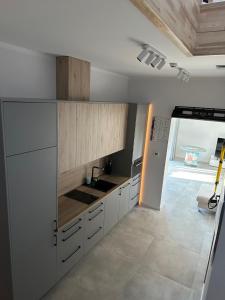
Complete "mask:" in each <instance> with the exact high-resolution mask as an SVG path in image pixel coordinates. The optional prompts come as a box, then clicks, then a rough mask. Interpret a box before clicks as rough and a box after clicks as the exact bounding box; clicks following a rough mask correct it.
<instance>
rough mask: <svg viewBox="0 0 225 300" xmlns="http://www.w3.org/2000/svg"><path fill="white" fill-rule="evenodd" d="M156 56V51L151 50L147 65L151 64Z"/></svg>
mask: <svg viewBox="0 0 225 300" xmlns="http://www.w3.org/2000/svg"><path fill="white" fill-rule="evenodd" d="M154 58H155V53H154V52H153V51H150V52H149V56H148V58H147V59H146V61H145V63H146V65H147V66H149V65H150V63H151V62H152V61H153V59H154Z"/></svg>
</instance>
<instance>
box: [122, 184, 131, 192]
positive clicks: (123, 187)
mask: <svg viewBox="0 0 225 300" xmlns="http://www.w3.org/2000/svg"><path fill="white" fill-rule="evenodd" d="M129 185H130V182H129V183H128V184H126V185H124V186H122V187H121V190H123V189H125V188H126V187H128V186H129Z"/></svg>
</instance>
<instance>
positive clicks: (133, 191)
mask: <svg viewBox="0 0 225 300" xmlns="http://www.w3.org/2000/svg"><path fill="white" fill-rule="evenodd" d="M140 187H141V174H138V175H136V176H135V177H134V178H132V179H131V187H130V201H129V210H131V209H132V208H133V207H134V206H135V205H137V203H138V200H139V194H140Z"/></svg>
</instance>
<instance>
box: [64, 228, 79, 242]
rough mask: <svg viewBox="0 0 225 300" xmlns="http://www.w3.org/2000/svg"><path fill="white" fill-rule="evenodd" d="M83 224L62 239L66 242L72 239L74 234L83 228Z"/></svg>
mask: <svg viewBox="0 0 225 300" xmlns="http://www.w3.org/2000/svg"><path fill="white" fill-rule="evenodd" d="M81 228H82V227H81V226H79V227H78V228H77V230H75V231H74V232H72V233H71V234H70V235H68V236H67V237H66V238H64V239H62V241H63V242H66V241H67V240H68V239H70V238H71V237H72V236H73V235H74V234H76V233H77V232H78V231H80V230H81Z"/></svg>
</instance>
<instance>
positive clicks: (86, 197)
mask: <svg viewBox="0 0 225 300" xmlns="http://www.w3.org/2000/svg"><path fill="white" fill-rule="evenodd" d="M65 196H66V197H68V198H70V199H73V200H77V201H80V202H83V203H86V204H91V203H92V202H94V201H96V200H97V199H98V198H99V197H96V196H94V195H91V194H88V193H86V192H82V191H79V190H76V189H75V190H72V191H71V192H69V193H67V194H65Z"/></svg>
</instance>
